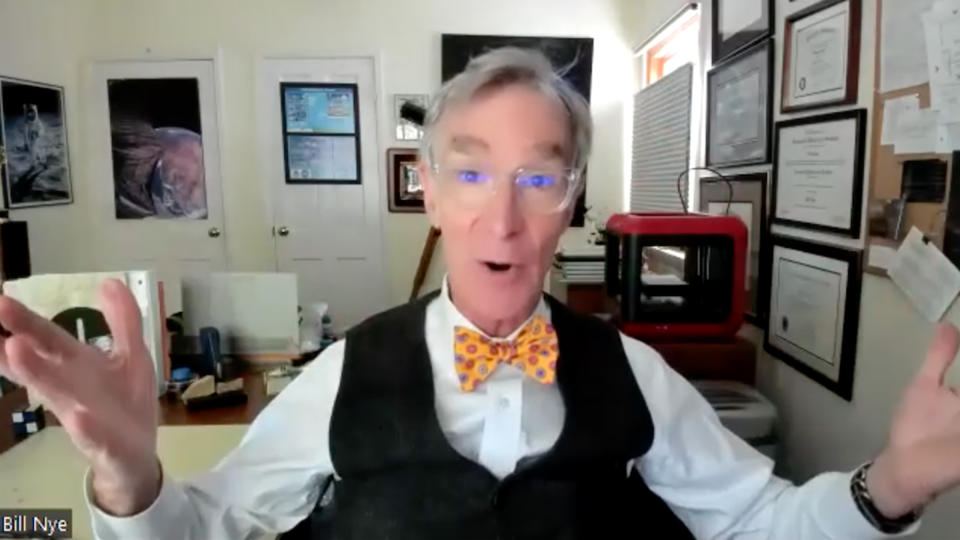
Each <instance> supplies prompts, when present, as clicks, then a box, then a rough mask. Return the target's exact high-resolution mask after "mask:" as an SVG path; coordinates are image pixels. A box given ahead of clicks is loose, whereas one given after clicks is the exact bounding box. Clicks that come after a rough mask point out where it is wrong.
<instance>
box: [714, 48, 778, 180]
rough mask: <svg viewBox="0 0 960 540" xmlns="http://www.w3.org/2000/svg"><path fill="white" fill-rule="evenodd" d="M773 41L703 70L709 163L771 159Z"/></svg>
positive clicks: (726, 164)
mask: <svg viewBox="0 0 960 540" xmlns="http://www.w3.org/2000/svg"><path fill="white" fill-rule="evenodd" d="M772 122H773V41H772V40H769V39H768V40H766V41H763V42H762V43H759V44H757V45H756V46H754V47H752V48H750V49H748V50H746V51H744V52H743V53H742V54H739V55H737V56H735V57H734V58H731V59H730V60H727V61H726V62H724V63H723V64H721V65H719V66H717V67H715V68H713V69H712V70H710V72H709V73H708V74H707V165H708V166H710V167H735V166H741V165H754V164H759V163H769V162H770V147H771V137H770V135H771V133H770V132H771V125H772Z"/></svg>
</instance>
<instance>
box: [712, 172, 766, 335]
mask: <svg viewBox="0 0 960 540" xmlns="http://www.w3.org/2000/svg"><path fill="white" fill-rule="evenodd" d="M726 179H727V181H726V182H725V181H723V180H721V179H720V178H718V177H716V176H710V177H704V178H701V179H700V205H699V208H700V212H702V213H704V214H712V215H719V216H726V215H729V216H737V217H739V218H740V220H741V221H743V223H744V225H746V226H747V264H746V270H747V271H746V272H745V279H746V282H745V283H744V288H743V293H744V296H745V298H744V303H743V305H744V316H745V317H746V319H747V320H748V321H750V322H751V323H753V324H755V325H756V326H760V327H762V326H763V325H764V324H766V322H767V321H766V319H765V318H764V317H763V315H762V313H763V310H764V309H765V308H766V306H763V305H762V302H760V297H761V294H760V290H761V289H760V263H761V257H762V256H763V253H764V246H765V244H766V236H767V173H752V174H740V175H736V176H728V177H726ZM727 182H729V185H728V183H727Z"/></svg>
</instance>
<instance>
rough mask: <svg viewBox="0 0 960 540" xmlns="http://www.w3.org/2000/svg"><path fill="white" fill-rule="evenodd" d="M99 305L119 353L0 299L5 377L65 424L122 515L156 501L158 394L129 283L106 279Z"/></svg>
mask: <svg viewBox="0 0 960 540" xmlns="http://www.w3.org/2000/svg"><path fill="white" fill-rule="evenodd" d="M98 304H99V307H100V310H101V311H102V312H103V316H104V318H105V319H106V321H107V324H108V325H109V326H110V331H111V334H112V335H113V340H114V341H113V352H112V353H111V354H109V355H108V354H104V353H103V352H101V351H100V350H99V349H96V348H95V347H92V346H90V345H87V344H84V343H80V342H79V341H77V340H76V339H74V338H73V337H72V336H71V335H70V334H68V333H67V332H65V331H64V330H63V329H61V328H60V327H58V326H57V325H55V324H53V323H52V322H50V321H48V320H46V319H44V318H43V317H40V316H39V315H37V314H35V313H33V312H31V311H30V310H28V309H27V308H25V307H24V306H23V305H21V304H20V303H18V302H16V301H15V300H12V299H10V298H7V297H4V296H0V325H2V326H3V327H4V328H6V329H7V330H8V331H9V332H10V335H9V336H8V337H6V338H5V339H4V338H0V350H2V352H0V374H3V375H4V376H7V377H8V378H10V379H12V380H13V381H14V382H17V383H19V384H21V385H24V386H26V387H27V388H28V389H29V390H30V392H31V394H33V395H35V396H38V397H39V398H40V400H41V402H42V403H44V404H45V405H46V406H47V407H48V408H49V409H50V410H51V411H52V412H53V413H54V414H55V415H56V416H57V419H58V420H59V421H60V424H61V425H62V426H63V428H64V430H65V431H66V432H67V433H68V434H69V436H70V438H71V440H72V441H73V443H74V445H76V447H77V449H78V450H79V451H80V452H81V453H82V454H83V455H84V457H86V459H87V460H88V462H89V463H90V467H91V469H92V471H93V489H94V494H95V496H96V499H97V503H98V505H99V506H100V507H101V508H103V509H104V510H106V511H108V512H112V513H114V514H117V515H129V514H133V513H136V512H138V511H141V510H143V509H145V508H146V507H148V506H149V505H150V503H151V502H152V501H153V500H154V499H155V498H156V496H157V493H158V490H159V485H160V469H159V464H158V461H157V458H156V443H157V393H156V384H155V382H154V373H153V363H152V362H151V359H150V355H149V353H148V352H147V348H146V346H145V345H144V343H143V334H142V332H141V326H140V325H141V322H140V312H139V310H138V308H137V304H136V300H135V299H134V298H133V295H132V294H131V293H130V291H129V289H127V287H126V285H124V284H123V283H121V282H119V281H116V280H108V281H107V282H105V283H104V285H103V286H102V287H101V289H100V291H99V297H98Z"/></svg>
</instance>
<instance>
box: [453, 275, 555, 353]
mask: <svg viewBox="0 0 960 540" xmlns="http://www.w3.org/2000/svg"><path fill="white" fill-rule="evenodd" d="M439 300H440V302H441V303H442V304H441V306H442V307H443V313H444V315H445V316H446V320H447V325H448V326H449V328H450V332H453V329H454V328H455V327H457V326H463V327H465V328H469V329H470V330H473V331H474V332H477V333H478V334H480V335H482V336H484V337H487V338H489V339H491V340H496V341H510V340H513V339H515V338H516V337H517V334H519V333H520V330H521V329H523V327H524V326H526V325H527V323H529V322H530V321H531V320H533V318H534V317H536V316H540V317H542V318H543V320H545V321H550V306H548V305H547V303H546V302H545V301H544V299H543V294H541V295H540V298H539V300H537V305H536V306H534V308H533V312H532V313H531V314H530V316H529V317H527V319H526V320H525V321H523V323H522V324H520V326H518V327H516V328H514V329H513V331H512V332H510V335H508V336H507V337H505V338H491V337H490V336H488V335H487V334H486V332H484V331H482V330H480V329H479V328H477V325H475V324H473V323H472V322H470V320H469V319H467V318H466V317H465V316H464V315H463V313H461V312H460V310H459V309H457V306H455V305H453V300H451V299H450V285H449V283H448V281H447V276H446V274H444V276H443V285H441V287H440V298H439Z"/></svg>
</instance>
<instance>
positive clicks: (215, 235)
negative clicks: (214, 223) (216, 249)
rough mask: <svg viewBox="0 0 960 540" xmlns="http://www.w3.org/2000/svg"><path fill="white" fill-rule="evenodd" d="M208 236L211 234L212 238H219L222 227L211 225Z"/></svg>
mask: <svg viewBox="0 0 960 540" xmlns="http://www.w3.org/2000/svg"><path fill="white" fill-rule="evenodd" d="M207 236H209V237H210V238H219V237H220V229H218V228H216V227H210V230H209V231H207Z"/></svg>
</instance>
